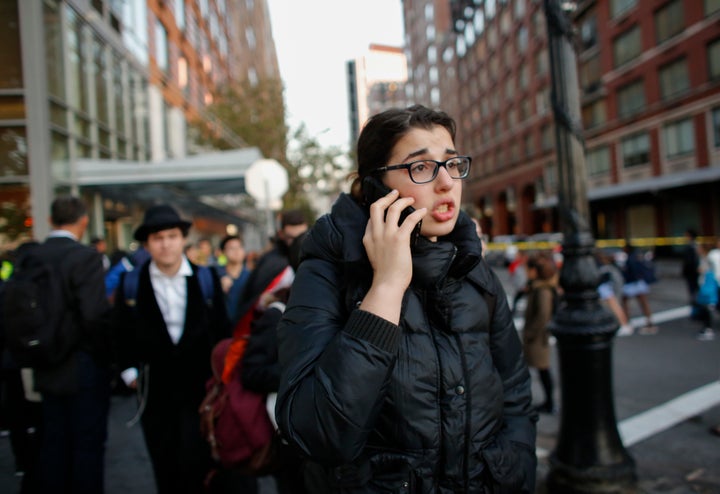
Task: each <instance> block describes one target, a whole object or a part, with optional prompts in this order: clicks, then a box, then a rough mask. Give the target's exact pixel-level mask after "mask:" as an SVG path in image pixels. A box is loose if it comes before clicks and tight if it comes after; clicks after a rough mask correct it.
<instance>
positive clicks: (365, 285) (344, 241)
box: [276, 195, 537, 493]
mask: <svg viewBox="0 0 720 494" xmlns="http://www.w3.org/2000/svg"><path fill="white" fill-rule="evenodd" d="M367 221H368V214H367V212H366V211H365V210H364V209H363V208H361V207H360V206H359V205H358V204H357V203H355V202H354V201H353V200H352V199H351V198H350V196H347V195H342V196H341V197H340V198H339V199H338V201H337V202H336V203H335V205H334V206H333V210H332V212H331V214H329V215H325V216H323V217H321V218H320V219H319V220H318V222H317V223H316V225H315V226H314V227H313V229H312V231H311V232H310V234H309V236H308V238H307V239H306V240H305V242H304V244H303V258H302V259H303V260H302V263H301V265H300V268H299V270H298V272H297V275H296V278H295V282H294V284H293V287H292V291H291V296H290V300H289V303H288V306H287V310H286V311H285V314H284V316H283V319H282V320H281V322H280V325H279V327H278V338H279V358H280V364H281V369H282V378H281V383H280V391H279V395H278V402H277V408H276V412H277V416H278V421H279V427H280V430H281V431H282V433H283V434H284V435H285V437H286V438H287V439H288V440H289V441H290V442H291V443H293V444H294V445H296V446H297V447H299V448H300V449H301V450H302V451H303V452H304V453H305V454H306V455H307V456H308V457H309V458H310V459H311V460H312V462H314V465H315V466H314V467H312V468H311V470H313V471H314V472H315V473H317V472H318V471H320V470H322V475H321V477H322V478H323V479H324V480H323V482H324V485H323V490H326V491H328V492H348V493H375V492H412V493H484V492H487V493H495V492H502V493H520V492H533V491H534V482H535V468H536V457H535V422H536V420H537V417H536V415H535V414H534V412H533V411H532V407H531V393H530V375H529V373H528V370H527V367H526V365H525V363H524V360H523V358H522V354H521V345H520V341H519V338H518V335H517V332H516V330H515V327H514V324H513V320H512V317H511V314H510V311H509V309H508V305H507V299H506V296H505V293H504V291H503V289H502V287H501V285H500V283H499V281H498V280H497V278H496V276H495V275H494V273H493V272H492V271H491V270H490V269H489V268H488V266H487V264H486V263H485V261H483V260H482V257H481V250H480V249H481V247H480V241H479V239H478V237H477V235H476V233H475V226H474V224H473V223H472V222H471V221H470V219H469V218H468V217H467V215H465V214H464V213H461V216H460V218H459V220H458V222H457V225H456V227H455V229H454V231H453V232H452V233H451V234H450V235H448V236H447V237H441V238H439V239H438V242H430V241H428V240H427V239H424V238H423V237H421V238H420V239H419V240H418V243H417V244H416V245H415V246H413V249H412V253H413V278H412V282H411V285H410V287H409V289H408V290H407V291H406V293H405V297H404V301H403V308H402V315H401V322H400V325H399V326H396V325H395V324H392V323H390V322H388V321H386V320H385V319H382V318H380V317H377V316H375V315H374V314H371V313H369V312H365V311H362V310H360V309H357V306H358V305H359V304H360V302H361V301H362V299H363V297H364V295H365V293H366V292H367V290H368V289H369V287H370V283H371V281H372V267H371V266H370V264H369V261H368V260H367V256H366V254H365V251H364V248H363V245H362V235H363V233H364V232H365V227H366V224H367ZM318 465H320V466H318ZM321 483H322V482H321ZM314 488H315V489H318V487H317V486H315V487H314Z"/></svg>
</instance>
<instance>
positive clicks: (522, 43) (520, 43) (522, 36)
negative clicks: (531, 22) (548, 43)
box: [517, 26, 528, 53]
mask: <svg viewBox="0 0 720 494" xmlns="http://www.w3.org/2000/svg"><path fill="white" fill-rule="evenodd" d="M517 49H518V52H520V53H525V52H526V51H527V49H528V30H527V28H526V27H525V26H520V28H519V29H518V32H517Z"/></svg>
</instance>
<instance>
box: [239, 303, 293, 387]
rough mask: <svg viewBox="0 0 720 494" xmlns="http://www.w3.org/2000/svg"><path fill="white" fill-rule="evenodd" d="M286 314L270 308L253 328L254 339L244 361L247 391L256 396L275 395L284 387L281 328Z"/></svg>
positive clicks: (251, 334) (243, 371)
mask: <svg viewBox="0 0 720 494" xmlns="http://www.w3.org/2000/svg"><path fill="white" fill-rule="evenodd" d="M282 314H283V313H282V311H280V309H277V308H275V307H269V308H268V309H267V310H266V311H265V312H263V314H262V316H260V317H259V318H258V319H256V320H254V321H253V322H252V323H251V325H250V327H251V332H250V339H249V340H248V343H247V347H245V354H244V355H243V361H242V382H243V387H244V388H247V389H249V390H250V391H255V392H256V393H263V394H267V393H275V392H277V390H278V387H279V386H280V364H279V363H278V350H277V325H278V323H279V322H280V318H281V317H282Z"/></svg>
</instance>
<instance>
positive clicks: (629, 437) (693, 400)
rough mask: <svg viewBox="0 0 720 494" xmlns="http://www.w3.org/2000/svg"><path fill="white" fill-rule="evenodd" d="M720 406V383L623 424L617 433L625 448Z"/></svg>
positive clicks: (660, 406)
mask: <svg viewBox="0 0 720 494" xmlns="http://www.w3.org/2000/svg"><path fill="white" fill-rule="evenodd" d="M718 404H720V382H713V383H710V384H706V385H705V386H702V387H699V388H697V389H694V390H692V391H689V392H687V393H685V394H683V395H680V396H678V397H677V398H673V399H672V400H670V401H668V402H667V403H663V404H662V405H659V406H656V407H654V408H651V409H650V410H646V411H644V412H642V413H639V414H637V415H635V416H634V417H630V418H627V419H625V420H623V421H622V422H620V424H619V425H618V432H619V433H620V437H621V438H622V440H623V444H625V446H632V445H633V444H636V443H639V442H640V441H643V440H644V439H647V438H648V437H650V436H652V435H654V434H657V433H659V432H662V431H664V430H667V429H669V428H671V427H673V426H675V425H677V424H679V423H680V422H682V421H684V420H687V419H689V418H690V417H694V416H696V415H698V414H700V413H702V412H704V411H705V410H707V409H708V408H711V407H714V406H715V405H718Z"/></svg>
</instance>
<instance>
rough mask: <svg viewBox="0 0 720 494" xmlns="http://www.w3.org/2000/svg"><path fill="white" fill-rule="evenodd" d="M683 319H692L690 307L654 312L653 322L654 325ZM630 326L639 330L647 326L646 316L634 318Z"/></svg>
mask: <svg viewBox="0 0 720 494" xmlns="http://www.w3.org/2000/svg"><path fill="white" fill-rule="evenodd" d="M683 317H690V306H689V305H685V306H683V307H676V308H674V309H668V310H661V311H660V312H653V315H652V322H653V324H659V323H662V322H668V321H674V320H675V319H680V318H683ZM630 324H631V325H632V326H633V327H635V328H637V327H642V326H644V325H645V316H639V317H633V318H632V319H630Z"/></svg>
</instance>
